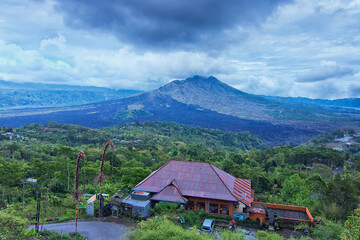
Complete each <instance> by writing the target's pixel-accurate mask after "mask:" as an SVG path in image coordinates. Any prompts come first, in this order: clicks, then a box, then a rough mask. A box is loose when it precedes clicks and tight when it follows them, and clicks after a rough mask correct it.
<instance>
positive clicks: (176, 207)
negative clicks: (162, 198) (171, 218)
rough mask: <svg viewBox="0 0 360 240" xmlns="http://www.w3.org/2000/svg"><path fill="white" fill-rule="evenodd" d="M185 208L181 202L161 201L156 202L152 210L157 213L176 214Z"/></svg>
mask: <svg viewBox="0 0 360 240" xmlns="http://www.w3.org/2000/svg"><path fill="white" fill-rule="evenodd" d="M183 208H184V207H183V206H182V205H180V204H179V203H171V202H159V203H156V204H155V206H154V207H153V208H152V211H153V213H154V214H155V215H163V214H168V215H176V213H177V212H179V211H182V209H183Z"/></svg>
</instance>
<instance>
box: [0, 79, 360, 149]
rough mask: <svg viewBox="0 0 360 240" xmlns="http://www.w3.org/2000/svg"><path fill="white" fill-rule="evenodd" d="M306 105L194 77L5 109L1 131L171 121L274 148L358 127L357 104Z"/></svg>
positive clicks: (346, 102) (358, 113)
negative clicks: (126, 93)
mask: <svg viewBox="0 0 360 240" xmlns="http://www.w3.org/2000/svg"><path fill="white" fill-rule="evenodd" d="M291 100H294V101H293V102H292V101H291ZM353 100H356V101H357V103H358V102H359V99H353ZM304 101H305V104H303V103H302V102H304ZM306 101H311V100H310V99H287V98H274V99H273V98H264V97H261V96H257V95H253V94H248V93H245V92H242V91H240V90H237V89H235V88H233V87H231V86H229V85H227V84H225V83H223V82H221V81H219V80H218V79H216V78H215V77H202V76H193V77H190V78H187V79H185V80H182V81H181V80H178V81H173V82H171V83H168V84H166V85H164V86H162V87H160V88H158V89H156V90H154V91H150V92H145V93H141V94H137V95H135V96H130V97H125V98H121V99H115V100H108V101H103V102H97V103H92V104H86V105H79V106H70V107H58V108H38V109H35V108H31V109H17V110H2V111H1V115H0V126H11V127H19V126H23V125H26V124H28V123H40V124H44V123H45V122H47V121H57V122H59V123H69V124H79V125H82V126H86V127H91V128H100V127H105V126H112V125H115V124H120V123H128V122H134V120H137V121H144V122H145V121H170V122H177V123H182V124H186V125H189V126H201V127H205V128H216V129H222V130H226V131H233V132H241V131H249V132H251V133H253V134H255V135H256V136H257V137H259V138H260V139H261V140H262V141H264V142H265V143H267V144H268V145H270V146H277V145H284V144H291V145H298V144H301V143H304V142H306V141H308V140H310V139H311V138H312V137H314V136H316V135H318V134H320V133H324V132H328V131H332V130H334V129H337V128H344V127H348V128H357V129H358V128H359V122H360V110H359V108H354V107H353V106H350V107H349V106H348V104H353V103H354V101H350V102H348V101H341V102H338V101H334V102H333V101H325V102H324V101H322V100H312V101H313V102H312V103H311V104H307V103H306ZM356 101H355V103H356ZM334 103H337V104H334Z"/></svg>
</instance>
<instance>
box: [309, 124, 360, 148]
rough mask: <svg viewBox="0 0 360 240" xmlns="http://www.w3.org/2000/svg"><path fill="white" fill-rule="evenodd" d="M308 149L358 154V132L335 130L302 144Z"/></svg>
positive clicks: (359, 138)
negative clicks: (326, 149) (327, 149)
mask: <svg viewBox="0 0 360 240" xmlns="http://www.w3.org/2000/svg"><path fill="white" fill-rule="evenodd" d="M303 146H304V147H308V148H314V149H315V148H332V149H334V150H337V151H340V152H348V153H351V154H357V153H359V152H360V131H358V130H357V131H355V130H354V129H337V130H335V131H332V132H328V133H324V134H321V135H319V136H316V137H315V138H313V139H311V140H310V141H309V142H307V143H305V144H303Z"/></svg>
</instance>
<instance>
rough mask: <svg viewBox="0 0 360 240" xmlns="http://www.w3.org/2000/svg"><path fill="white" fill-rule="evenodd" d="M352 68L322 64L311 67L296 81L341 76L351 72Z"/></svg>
mask: <svg viewBox="0 0 360 240" xmlns="http://www.w3.org/2000/svg"><path fill="white" fill-rule="evenodd" d="M352 73H353V69H351V68H347V67H339V66H323V67H320V68H315V69H312V70H311V71H309V72H306V73H304V74H302V75H300V76H298V78H297V79H296V82H301V83H308V82H318V81H324V80H327V79H330V78H342V77H344V76H346V75H349V74H352Z"/></svg>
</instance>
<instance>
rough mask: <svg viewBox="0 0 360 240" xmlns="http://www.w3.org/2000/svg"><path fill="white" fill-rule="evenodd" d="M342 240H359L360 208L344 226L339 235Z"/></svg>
mask: <svg viewBox="0 0 360 240" xmlns="http://www.w3.org/2000/svg"><path fill="white" fill-rule="evenodd" d="M341 239H342V240H359V239H360V208H358V209H356V210H355V211H354V213H353V214H352V215H351V216H349V217H348V219H347V220H346V222H345V224H344V229H343V231H342V234H341Z"/></svg>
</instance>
